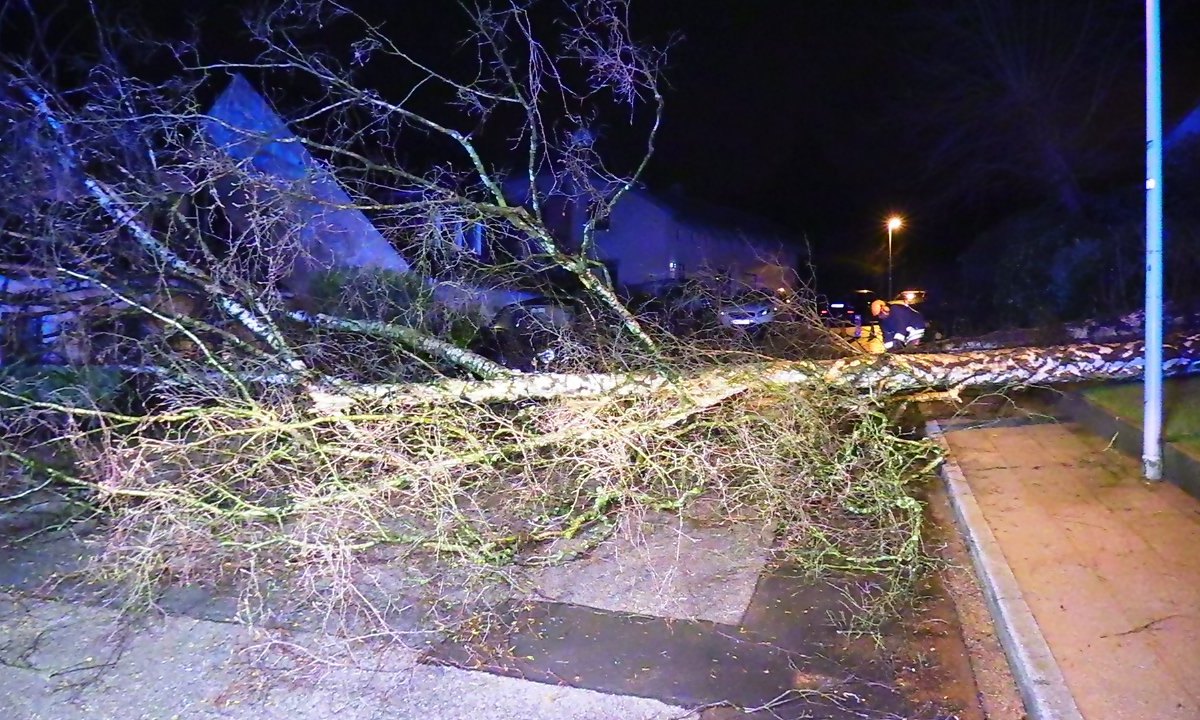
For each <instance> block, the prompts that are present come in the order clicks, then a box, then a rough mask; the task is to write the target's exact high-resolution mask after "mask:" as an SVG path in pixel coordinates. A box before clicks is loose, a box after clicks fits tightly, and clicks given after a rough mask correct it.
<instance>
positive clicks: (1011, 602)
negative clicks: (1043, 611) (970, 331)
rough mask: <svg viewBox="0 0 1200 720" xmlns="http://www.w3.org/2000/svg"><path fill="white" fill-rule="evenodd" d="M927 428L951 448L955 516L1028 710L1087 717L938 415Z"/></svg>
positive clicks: (948, 477) (948, 472)
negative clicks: (1064, 674) (977, 500)
mask: <svg viewBox="0 0 1200 720" xmlns="http://www.w3.org/2000/svg"><path fill="white" fill-rule="evenodd" d="M925 433H926V435H927V436H928V437H930V438H932V439H933V440H934V441H936V442H937V443H938V445H939V446H941V448H942V450H943V452H944V453H945V460H944V461H943V462H942V466H941V475H942V480H943V481H944V482H945V484H946V492H947V494H948V495H949V496H950V506H951V508H953V510H954V520H955V523H956V524H957V525H958V530H959V532H960V533H961V534H962V536H963V538H964V539H965V540H966V543H967V547H968V549H969V550H970V552H971V560H972V564H973V565H974V566H975V574H976V575H977V576H978V577H979V581H980V584H981V585H982V586H983V594H984V597H985V598H986V599H987V604H988V610H989V611H990V612H991V614H992V620H993V621H994V622H995V623H996V629H997V632H998V634H999V636H1000V644H1001V646H1003V648H1004V653H1005V655H1007V656H1008V663H1009V665H1010V666H1011V667H1012V671H1013V677H1014V679H1015V680H1016V682H1017V689H1018V691H1019V692H1020V693H1021V699H1022V700H1023V701H1024V702H1025V710H1026V712H1028V713H1029V717H1030V718H1033V720H1083V715H1081V714H1080V713H1079V708H1078V707H1076V705H1075V698H1074V697H1073V696H1072V695H1071V691H1070V689H1068V688H1067V682H1066V679H1065V678H1064V677H1063V674H1062V671H1061V670H1060V669H1059V667H1058V663H1057V662H1056V661H1055V659H1054V655H1053V653H1051V652H1050V646H1049V645H1047V644H1046V639H1045V638H1044V637H1043V636H1042V631H1041V629H1040V628H1039V627H1038V624H1037V620H1035V619H1034V617H1033V611H1031V610H1030V609H1029V606H1028V605H1027V604H1026V603H1025V598H1024V596H1022V594H1021V588H1020V586H1019V585H1018V584H1017V579H1016V577H1014V576H1013V573H1012V570H1011V569H1010V568H1009V566H1008V561H1007V560H1005V558H1004V553H1003V552H1002V551H1001V549H1000V545H999V543H998V542H996V538H995V536H994V535H992V530H991V528H990V527H988V525H987V521H986V520H985V519H984V517H983V511H982V510H981V509H980V507H979V503H978V502H976V500H975V495H974V494H973V493H972V492H971V488H970V486H969V485H967V481H966V478H965V477H964V475H963V472H962V469H961V468H960V467H959V466H958V463H957V462H956V461H955V460H954V457H953V455H952V454H951V452H950V445H949V443H947V442H946V438H945V436H944V435H943V433H942V427H941V425H940V424H939V423H938V422H937V421H936V420H930V421H929V422H927V423H926V424H925Z"/></svg>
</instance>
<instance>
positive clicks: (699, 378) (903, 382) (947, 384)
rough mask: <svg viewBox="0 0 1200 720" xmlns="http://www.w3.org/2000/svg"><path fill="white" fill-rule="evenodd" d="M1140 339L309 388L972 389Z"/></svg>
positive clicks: (1086, 373) (1186, 354)
mask: <svg viewBox="0 0 1200 720" xmlns="http://www.w3.org/2000/svg"><path fill="white" fill-rule="evenodd" d="M1144 357H1145V344H1144V343H1143V342H1142V341H1140V340H1139V341H1135V342H1128V343H1111V344H1095V343H1089V344H1079V345H1064V346H1057V347H1048V348H1012V349H1003V350H985V351H976V352H969V353H961V354H948V353H924V354H894V355H872V356H859V357H854V358H845V359H839V360H825V361H779V362H763V363H747V364H743V365H736V366H730V367H723V368H716V369H711V370H707V371H704V372H701V373H698V374H696V375H693V376H691V377H689V378H685V379H682V380H680V381H678V382H677V383H676V382H672V381H671V380H669V379H668V378H666V377H663V376H662V375H658V374H653V373H620V374H590V375H568V374H558V373H542V374H531V375H516V376H510V377H505V378H498V379H494V380H487V381H479V382H474V381H464V380H447V381H444V382H440V383H431V384H375V385H365V384H364V385H349V384H345V385H341V386H338V387H329V386H322V385H317V384H314V385H311V386H309V388H308V392H309V396H310V397H311V399H312V400H313V403H314V410H316V411H318V412H324V411H338V410H344V409H346V408H349V407H353V406H355V405H358V404H360V403H363V404H379V405H382V406H386V407H414V406H419V405H425V404H436V403H445V402H470V403H495V402H515V401H519V400H547V399H551V398H568V397H594V396H597V395H605V394H611V395H614V396H622V395H641V394H646V393H652V392H656V391H659V390H663V389H666V388H668V387H671V386H675V387H677V388H679V389H681V390H684V391H688V390H689V389H696V388H705V389H706V390H704V391H703V392H705V393H708V392H715V393H716V394H717V395H721V394H723V392H725V391H730V392H734V391H736V388H737V387H738V386H739V385H742V384H748V383H752V382H765V383H774V384H784V385H803V384H807V383H812V382H824V383H828V384H832V385H834V386H840V387H847V388H854V389H858V390H861V391H870V392H880V393H886V394H897V393H909V392H920V391H928V390H939V389H949V388H956V389H959V390H962V389H966V388H971V387H1006V386H1014V385H1016V386H1019V385H1046V384H1054V383H1069V382H1079V381H1083V380H1119V379H1129V378H1137V377H1140V376H1141V375H1142V371H1143V362H1144ZM1163 371H1164V374H1166V375H1186V374H1191V373H1200V334H1191V335H1185V336H1177V337H1175V338H1173V339H1172V340H1171V341H1170V342H1168V343H1165V344H1164V348H1163Z"/></svg>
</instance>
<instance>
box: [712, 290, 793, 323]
mask: <svg viewBox="0 0 1200 720" xmlns="http://www.w3.org/2000/svg"><path fill="white" fill-rule="evenodd" d="M778 303H779V301H778V300H776V298H775V297H773V296H772V295H771V294H770V293H766V292H762V291H761V290H746V291H743V292H740V293H737V294H736V295H733V296H732V297H728V298H717V299H716V300H715V303H714V304H715V306H716V310H717V321H718V322H720V323H721V324H722V325H724V326H725V327H734V328H753V327H758V326H761V325H765V324H766V323H769V322H771V321H772V320H774V319H775V317H776V314H777V313H778V310H779V307H778Z"/></svg>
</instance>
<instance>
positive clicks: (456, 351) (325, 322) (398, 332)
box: [287, 310, 519, 380]
mask: <svg viewBox="0 0 1200 720" xmlns="http://www.w3.org/2000/svg"><path fill="white" fill-rule="evenodd" d="M287 317H288V318H289V319H291V320H294V321H296V322H299V323H303V324H305V325H309V326H312V327H323V328H328V329H330V330H337V331H340V332H347V333H358V334H362V335H372V336H375V337H381V338H387V339H389V340H396V341H398V342H400V343H401V344H403V345H404V346H405V347H407V348H409V349H410V350H414V351H416V352H420V353H423V354H425V355H429V356H432V357H436V358H438V359H440V360H445V361H446V362H448V363H450V364H452V365H454V366H456V367H460V368H463V369H464V370H467V371H468V372H470V373H471V374H473V375H475V376H476V377H480V378H483V379H485V380H492V379H496V378H504V377H511V376H514V375H518V374H519V373H517V372H516V371H514V370H509V369H508V368H506V367H504V366H503V365H500V364H499V363H495V362H492V361H491V360H488V359H487V358H485V357H483V356H482V355H480V354H478V353H475V352H472V351H470V350H467V349H464V348H460V347H458V346H457V345H452V344H450V343H448V342H446V341H445V340H441V339H439V338H436V337H434V336H432V335H428V334H426V333H423V332H421V331H420V330H416V329H414V328H410V327H404V326H403V325H393V324H391V323H384V322H377V321H373V320H350V319H347V318H339V317H334V316H333V315H325V314H323V313H307V312H303V311H299V310H297V311H293V312H289V313H288V314H287Z"/></svg>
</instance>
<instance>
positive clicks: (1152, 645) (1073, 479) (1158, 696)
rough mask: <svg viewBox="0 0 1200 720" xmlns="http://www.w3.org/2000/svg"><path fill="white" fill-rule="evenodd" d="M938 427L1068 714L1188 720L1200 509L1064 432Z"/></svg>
mask: <svg viewBox="0 0 1200 720" xmlns="http://www.w3.org/2000/svg"><path fill="white" fill-rule="evenodd" d="M939 424H940V425H941V430H942V431H943V434H944V438H945V442H946V443H947V445H948V448H949V450H950V452H951V455H950V457H951V458H952V460H953V462H955V463H957V466H958V467H959V468H960V469H961V474H962V477H963V479H964V480H965V486H966V487H965V492H966V493H967V495H968V498H969V499H970V498H973V499H971V502H973V503H977V506H978V508H979V510H981V515H982V518H983V521H984V522H985V523H986V526H987V528H986V529H987V531H988V532H990V534H991V535H992V536H993V537H994V540H995V542H996V545H997V546H998V548H999V550H1000V552H1001V553H1002V560H1003V561H1005V562H1006V563H1007V566H1008V568H1009V569H1010V570H1011V576H1012V577H1013V578H1015V581H1016V585H1017V586H1018V587H1019V592H1018V593H1015V594H1017V595H1019V597H1017V598H1016V599H1017V600H1020V601H1023V602H1024V604H1025V605H1026V606H1027V607H1028V609H1029V610H1030V611H1031V612H1032V616H1033V618H1034V619H1035V620H1036V624H1035V626H1034V630H1035V632H1038V633H1040V636H1041V638H1042V639H1044V642H1045V644H1046V645H1047V646H1048V648H1049V651H1050V653H1052V656H1053V660H1054V661H1055V662H1056V663H1057V668H1058V670H1059V671H1060V672H1061V677H1062V678H1064V679H1065V685H1066V687H1067V689H1068V690H1069V693H1070V696H1071V698H1072V699H1073V701H1074V705H1075V706H1076V708H1077V714H1075V716H1076V717H1079V716H1082V717H1083V718H1085V719H1086V720H1134V719H1137V720H1143V719H1149V718H1154V719H1155V720H1195V719H1196V718H1200V502H1198V501H1197V500H1196V499H1195V498H1193V497H1192V496H1190V495H1188V494H1186V493H1184V492H1183V491H1182V490H1180V489H1179V488H1178V487H1175V486H1173V485H1171V484H1168V483H1156V484H1148V483H1145V482H1144V481H1142V480H1141V478H1140V466H1139V464H1138V462H1137V460H1135V459H1134V458H1132V457H1129V456H1127V455H1124V454H1122V453H1120V452H1119V451H1117V450H1115V449H1113V448H1112V447H1111V445H1110V443H1109V442H1108V441H1107V440H1106V439H1101V438H1099V437H1096V436H1094V435H1092V434H1090V433H1088V432H1087V431H1085V430H1084V429H1082V428H1081V427H1079V426H1078V425H1075V424H1074V423H1054V422H1035V421H1026V422H1011V421H1002V422H996V423H987V422H979V421H971V420H967V419H960V420H952V421H943V422H941V423H939ZM959 501H960V502H961V501H962V498H959ZM1012 594H1013V593H1010V595H1012ZM1007 599H1008V600H1012V599H1013V598H1012V597H1009V598H1007ZM1018 675H1020V670H1018ZM1026 690H1029V688H1026ZM1068 704H1069V703H1068ZM1031 714H1032V715H1033V716H1034V717H1038V716H1039V715H1041V716H1043V717H1062V718H1069V717H1071V716H1072V712H1071V708H1069V707H1067V708H1066V709H1064V708H1062V707H1059V708H1058V709H1055V708H1052V707H1049V706H1046V707H1045V708H1043V709H1042V710H1041V711H1039V710H1038V709H1037V708H1036V707H1033V708H1031Z"/></svg>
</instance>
